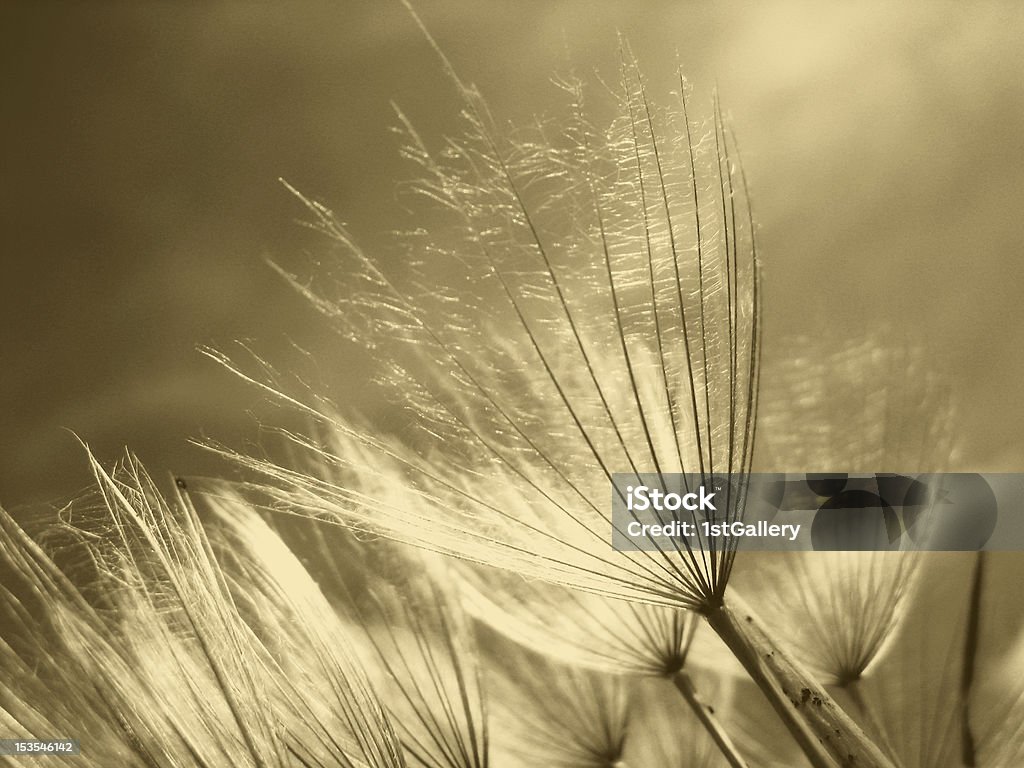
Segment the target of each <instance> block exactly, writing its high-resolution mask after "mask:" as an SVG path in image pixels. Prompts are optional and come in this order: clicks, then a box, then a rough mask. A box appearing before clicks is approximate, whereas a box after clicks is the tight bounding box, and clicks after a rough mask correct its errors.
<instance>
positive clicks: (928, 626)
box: [0, 8, 1024, 768]
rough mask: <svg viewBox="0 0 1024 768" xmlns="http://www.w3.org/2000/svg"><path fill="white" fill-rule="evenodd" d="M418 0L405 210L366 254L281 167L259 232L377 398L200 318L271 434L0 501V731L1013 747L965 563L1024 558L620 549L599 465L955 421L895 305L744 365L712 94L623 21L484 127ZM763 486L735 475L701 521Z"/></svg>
mask: <svg viewBox="0 0 1024 768" xmlns="http://www.w3.org/2000/svg"><path fill="white" fill-rule="evenodd" d="M409 10H410V12H411V13H412V15H413V18H414V19H415V20H416V22H417V23H418V24H419V25H420V27H421V30H422V31H423V33H424V35H425V37H426V39H427V41H428V42H429V44H430V45H431V46H432V47H433V49H434V51H435V53H436V54H437V56H438V58H439V60H440V62H441V67H442V68H443V69H444V72H445V74H446V75H447V77H448V79H449V81H450V83H451V85H452V87H453V88H454V90H455V91H456V93H457V95H458V97H459V99H460V102H461V106H462V113H461V115H460V119H461V129H460V132H459V133H458V134H457V135H456V136H452V137H446V138H444V139H443V140H441V141H440V142H438V144H439V146H432V142H431V140H430V139H428V138H425V137H424V136H422V135H421V134H420V133H419V132H418V131H417V129H416V127H415V126H414V122H413V120H411V119H410V118H409V117H408V116H407V115H406V114H405V113H404V112H403V111H402V110H401V109H399V108H397V107H396V109H395V114H396V120H397V123H398V129H397V133H398V135H399V136H400V140H401V144H402V146H401V150H400V151H401V153H402V155H403V156H404V157H405V158H406V159H407V160H408V161H409V163H410V164H411V165H412V166H413V167H414V169H415V174H416V180H415V181H414V182H412V183H411V184H409V185H407V186H405V187H403V191H404V192H405V193H407V194H409V196H410V197H409V198H408V199H410V200H411V202H410V208H411V209H412V213H411V216H412V217H413V224H412V226H411V227H409V228H408V229H407V230H405V231H401V232H399V233H397V235H396V236H395V238H394V246H395V249H396V253H395V254H391V255H385V256H383V257H377V256H375V255H373V254H371V253H369V252H367V251H365V250H363V248H362V247H361V246H360V245H359V244H358V243H357V242H356V240H355V238H354V237H353V236H352V235H351V234H350V232H349V230H348V229H347V228H346V226H345V225H344V224H343V223H342V222H341V221H340V220H339V219H338V218H337V217H336V216H335V215H334V213H333V212H332V211H331V210H330V209H329V208H328V207H327V206H326V205H324V204H322V203H320V202H318V201H316V200H313V199H311V198H309V197H308V196H306V195H305V194H304V193H302V192H301V191H300V190H298V189H296V188H294V187H292V186H291V185H290V184H287V183H286V186H287V188H288V190H289V191H290V192H291V193H292V194H293V195H294V196H295V198H296V199H297V200H298V201H299V202H300V204H301V206H302V208H303V209H304V212H305V214H306V215H307V217H308V219H309V221H308V222H306V223H307V224H308V226H309V227H310V228H312V229H313V230H315V231H317V232H319V233H321V234H322V235H324V236H325V239H324V240H323V243H324V250H325V251H326V252H327V253H326V254H325V253H317V254H316V256H315V260H316V261H317V269H314V270H312V271H310V272H309V273H303V272H301V271H299V270H295V269H292V268H290V267H287V266H285V265H283V264H282V263H278V262H273V263H271V265H270V266H271V268H272V269H273V270H275V271H276V272H277V273H278V274H279V275H280V276H281V277H282V278H283V280H284V282H285V283H286V284H287V285H289V286H290V287H291V288H293V289H294V290H295V291H296V292H297V293H298V294H299V296H300V297H301V298H302V299H303V300H305V301H308V302H309V304H310V305H311V306H312V307H313V308H315V309H316V310H317V311H318V312H319V313H320V314H321V315H322V316H323V317H324V318H325V319H326V320H327V322H328V324H329V325H330V326H331V328H332V329H334V330H336V331H337V332H339V334H340V336H341V338H342V341H341V346H342V352H344V349H346V348H351V346H352V345H358V346H360V347H362V348H364V349H366V350H369V351H370V352H371V353H372V358H373V361H374V365H375V366H376V368H375V370H373V371H372V372H371V373H370V374H369V375H368V378H371V377H372V384H373V385H374V386H375V387H376V388H377V390H378V391H379V392H380V393H382V396H383V397H385V398H386V399H387V400H388V402H389V404H390V411H391V412H392V413H394V414H397V416H396V417H395V420H396V423H399V426H398V427H395V428H392V429H385V428H383V427H380V426H379V425H376V424H371V423H368V422H367V421H366V420H365V419H364V417H363V416H362V415H361V414H359V413H357V412H352V411H351V410H349V409H348V408H347V407H346V405H345V403H344V402H343V399H342V398H341V397H334V396H332V393H331V391H330V390H329V388H328V387H324V388H319V387H317V386H316V385H312V384H307V383H306V379H305V377H304V375H303V374H302V373H300V372H299V368H298V366H296V367H295V368H292V367H290V366H289V365H288V362H287V361H277V360H272V359H265V358H264V357H263V356H261V355H260V354H258V353H256V352H254V351H253V346H252V345H250V344H249V343H245V344H242V343H239V345H238V349H237V350H225V349H219V348H212V347H203V348H202V352H203V353H204V354H205V355H206V356H207V357H209V358H211V359H212V360H213V361H215V362H216V363H218V364H220V365H221V366H223V367H224V368H226V369H227V370H228V371H230V372H231V373H233V374H234V375H236V376H237V377H239V378H240V379H241V380H242V381H243V382H244V383H245V385H246V386H248V387H250V388H255V389H256V390H257V391H261V392H263V393H264V394H265V395H266V396H267V397H268V399H269V400H270V401H271V402H273V403H274V404H275V405H278V406H283V410H284V411H285V412H286V415H285V416H284V417H283V418H282V420H281V422H280V424H277V425H264V428H265V430H266V432H264V433H263V434H264V435H265V436H266V435H269V437H268V439H267V444H266V445H264V446H261V449H265V450H256V451H246V450H242V449H240V448H238V447H236V446H231V445H225V444H223V443H220V442H216V441H213V440H204V441H197V442H198V444H199V445H201V446H202V447H203V448H205V449H207V450H208V451H210V452H212V453H214V454H218V455H219V456H221V457H223V458H226V459H227V460H228V461H229V462H230V464H231V469H232V470H233V471H235V472H236V476H241V477H242V478H243V479H241V480H236V481H229V480H225V479H212V478H192V477H190V478H187V479H185V478H178V479H177V481H176V482H175V483H173V484H168V485H169V491H170V492H169V493H164V492H163V491H162V490H161V486H160V483H158V482H157V481H154V479H153V478H152V477H151V476H150V475H149V474H148V473H147V472H146V470H145V469H144V468H143V466H142V464H141V462H140V461H139V460H138V459H137V458H135V456H134V455H131V454H128V455H127V456H126V458H125V459H124V460H123V461H122V462H121V463H119V464H118V465H117V466H115V467H114V468H112V469H107V468H105V467H104V466H103V465H102V464H101V463H100V462H99V461H98V460H97V459H96V458H95V457H94V456H93V455H92V453H91V452H89V451H88V449H86V453H87V455H88V461H89V466H90V467H91V470H92V473H93V476H94V481H95V488H94V490H93V491H92V492H91V493H90V494H89V495H87V496H85V497H83V498H79V499H75V500H74V501H72V502H70V503H69V504H68V505H67V506H65V507H63V508H61V509H60V510H58V512H57V513H56V514H55V515H51V516H49V517H47V518H46V519H45V520H42V521H37V520H35V519H29V520H28V521H25V520H21V519H17V520H16V519H15V517H13V516H12V515H9V514H7V513H6V512H4V511H3V510H0V573H2V574H3V580H2V582H0V585H2V586H0V624H2V628H0V668H2V669H3V670H4V671H5V673H6V674H5V676H4V678H3V680H2V681H0V728H3V734H4V735H6V733H8V732H10V733H16V734H19V735H23V736H24V737H25V738H39V739H44V738H52V737H54V736H57V735H61V736H70V735H75V736H76V738H77V737H78V735H81V736H80V737H81V739H82V756H80V757H77V758H75V759H78V760H81V761H82V764H83V765H90V766H93V765H95V766H110V765H125V766H144V767H145V768H154V767H160V768H162V767H163V766H222V765H224V766H226V765H231V766H254V767H259V768H264V767H266V768H273V767H276V766H282V767H283V766H302V767H303V768H328V766H344V767H345V768H362V767H363V766H366V767H367V768H370V767H372V768H404V767H405V766H423V767H424V768H488V767H489V766H492V765H493V766H495V768H502V767H503V766H511V767H513V768H514V767H515V766H527V765H530V766H537V765H551V766H564V767H565V768H646V767H648V766H650V767H653V766H679V767H680V768H682V766H690V767H692V766H700V767H702V768H714V767H716V766H726V765H728V766H732V768H738V767H743V766H751V767H753V766H770V767H771V766H775V767H776V768H781V767H782V766H795V765H811V766H814V768H835V766H854V767H857V766H860V767H868V766H871V767H875V768H897V767H899V768H942V767H944V766H981V765H983V766H993V767H995V768H1003V767H1006V768H1008V767H1009V766H1014V765H1018V764H1022V762H1024V746H1022V745H1024V734H1022V732H1021V728H1020V726H1019V723H1020V722H1021V715H1024V694H1022V693H1021V690H1020V685H1019V683H1018V682H1017V681H1014V680H1008V679H1006V676H1005V675H1003V674H1001V671H1000V670H1001V667H1000V665H1001V664H1005V665H1006V667H1007V668H1014V669H1016V668H1019V665H1020V664H1021V663H1024V643H1022V642H1021V639H1022V637H1021V635H1020V633H1019V631H1018V632H1016V633H1014V632H1009V631H1002V630H1005V627H1000V630H1001V631H1002V634H999V633H997V632H995V631H993V627H995V626H996V625H997V624H998V621H999V618H998V617H999V615H1000V612H999V610H997V608H998V605H996V603H997V601H998V600H1003V601H1006V600H1009V599H1010V598H1008V597H1007V596H1001V597H993V596H991V595H988V594H987V593H986V592H985V591H984V584H985V581H986V579H987V578H991V574H992V573H993V572H997V571H999V569H1005V570H1006V571H1007V572H1010V573H1013V572H1014V571H1013V566H1012V565H1011V564H1010V562H1009V560H1008V559H1007V560H1001V559H999V558H997V557H993V556H991V555H990V554H988V553H986V554H981V553H977V554H974V553H971V554H962V553H961V554H948V553H938V554H936V553H911V552H853V551H849V552H830V553H822V552H802V553H793V552H787V553H767V554H766V553H748V552H739V551H737V545H736V544H735V540H733V539H728V538H725V539H721V538H717V537H713V538H701V539H700V540H699V546H692V545H691V544H689V543H684V542H685V540H675V543H673V544H672V545H671V546H667V547H666V546H661V545H658V544H654V543H653V541H654V540H653V539H652V547H651V548H650V549H648V550H644V551H619V550H616V549H614V548H613V547H612V546H611V536H612V532H613V530H615V529H616V525H617V524H616V523H615V521H614V520H613V518H612V516H611V511H610V505H609V501H610V496H611V494H612V493H617V492H619V491H617V490H613V488H617V486H614V485H613V482H612V477H613V475H616V474H632V475H635V476H636V477H638V478H639V477H640V476H641V475H642V474H656V475H668V474H683V473H687V474H691V475H699V476H700V477H701V478H711V477H713V476H715V477H722V476H726V477H740V476H743V475H745V474H747V473H749V472H751V470H752V469H753V468H754V467H755V465H757V464H769V465H774V466H772V467H771V468H772V469H773V470H785V471H788V470H791V469H796V470H798V471H800V472H808V471H810V470H820V471H821V472H830V471H834V470H835V469H836V467H842V468H847V469H851V470H860V469H864V470H866V471H875V470H877V469H878V468H879V467H884V466H890V465H892V464H894V463H895V464H898V465H899V466H900V467H901V468H903V467H906V468H910V467H911V466H913V467H914V468H915V469H919V470H920V471H921V472H939V471H942V470H943V469H945V467H946V465H947V463H948V462H949V461H951V457H952V456H953V455H954V451H953V440H952V438H951V428H950V421H951V417H950V416H949V413H950V412H951V409H950V407H949V403H948V401H947V399H946V393H945V392H944V391H943V389H942V387H941V385H939V384H938V383H937V382H936V381H935V380H934V379H933V377H932V376H931V374H930V372H929V370H928V361H927V360H924V359H921V358H920V357H919V356H917V355H916V354H915V353H912V352H905V353H899V352H896V351H893V350H891V349H889V347H888V346H887V345H888V340H887V339H886V338H884V336H885V335H886V330H885V329H883V330H882V331H881V332H879V334H878V335H877V336H872V335H870V334H868V335H866V337H865V340H864V341H863V342H859V343H858V342H853V343H851V344H850V346H849V347H848V348H845V349H841V350H834V349H832V350H819V349H816V348H815V342H814V340H813V339H805V340H803V341H802V342H801V344H799V345H798V347H799V348H800V350H801V351H800V353H799V354H795V355H794V356H792V357H791V358H789V359H788V360H786V361H785V362H784V363H783V364H782V365H779V364H778V363H775V364H774V366H773V365H770V364H764V363H763V362H762V356H763V350H762V348H763V346H764V340H763V337H764V335H765V334H764V332H763V315H762V302H763V301H764V293H763V290H762V285H761V280H762V277H761V271H762V263H761V255H760V253H759V251H758V248H757V245H756V238H755V231H756V219H755V217H754V215H753V212H752V208H751V201H750V192H749V189H748V180H747V178H746V175H745V172H744V170H743V167H742V165H741V164H740V161H739V150H738V146H737V140H736V137H735V136H734V134H733V131H732V130H731V128H730V123H729V121H728V120H727V118H726V116H725V115H724V113H723V110H722V107H721V106H720V104H719V101H718V97H717V95H716V96H715V97H714V98H713V99H712V100H711V106H710V110H709V115H708V116H707V117H706V118H705V119H698V118H697V116H696V112H697V110H696V109H695V107H694V104H695V103H697V100H696V99H695V98H694V96H693V89H692V88H691V86H690V85H689V83H688V82H687V81H686V80H685V78H683V76H682V75H681V74H679V75H678V77H677V81H676V85H675V91H674V92H673V93H671V94H670V95H669V97H668V98H667V99H665V101H664V103H659V100H658V99H654V98H652V97H651V96H650V95H649V93H648V85H647V81H646V80H645V78H644V76H643V75H642V73H641V71H640V67H639V65H638V63H637V60H636V58H635V57H634V55H633V53H632V51H631V50H630V48H629V45H628V44H627V43H625V42H620V66H619V71H618V76H617V78H616V79H615V80H613V81H604V80H600V79H598V81H597V82H596V83H595V84H588V83H585V82H584V81H583V80H582V79H579V78H577V77H575V76H570V77H565V78H563V79H560V80H558V81H557V82H556V86H557V87H558V88H559V89H560V92H561V93H562V94H563V96H564V102H565V104H564V112H563V113H562V114H560V115H556V116H555V117H553V118H547V119H539V118H538V119H537V120H536V121H535V122H533V123H531V124H529V125H525V126H521V127H505V126H503V125H502V124H501V123H500V122H499V120H497V119H496V118H495V117H494V116H493V115H492V114H491V111H490V109H489V107H488V104H487V102H486V101H485V99H484V98H483V96H482V94H481V93H480V92H479V91H478V90H477V89H476V88H475V87H474V86H472V85H470V84H468V83H467V82H466V81H464V80H463V79H462V78H461V77H460V75H459V74H458V73H457V72H456V70H455V68H454V67H453V66H452V64H451V63H450V62H449V60H448V59H447V57H446V56H445V54H444V53H443V52H442V50H441V49H440V47H439V46H438V45H437V44H436V43H435V42H434V40H433V38H432V37H431V36H430V34H429V33H428V32H427V31H426V29H425V27H423V25H422V23H421V22H419V19H418V17H417V16H416V15H415V12H413V11H412V9H411V8H410V9H409ZM328 256H329V257H330V258H327V257H328ZM324 262H329V266H328V268H324V266H323V263H324ZM769 342H770V339H769ZM315 363H316V361H314V364H315ZM900 377H902V381H901V382H900V386H898V387H897V386H895V385H894V383H893V382H895V381H897V380H898V379H900ZM841 402H845V403H847V404H849V403H850V402H853V403H854V405H853V406H852V407H851V410H852V411H853V412H854V413H856V414H858V415H859V417H860V418H861V420H862V422H870V424H871V428H867V427H864V424H863V423H862V424H855V423H854V422H853V421H852V420H851V421H850V422H849V423H846V422H840V423H837V420H836V419H835V418H829V416H830V415H831V414H834V412H835V411H837V410H838V408H839V406H838V404H839V403H841ZM825 424H827V425H830V426H829V428H825V427H823V426H822V425H825ZM862 427H864V428H862ZM755 452H756V455H757V460H755ZM747 503H748V499H747V498H746V493H745V486H744V485H743V484H742V483H740V484H738V485H737V486H729V490H728V491H727V492H723V493H722V494H720V495H719V496H718V506H717V509H712V511H711V513H710V515H711V516H710V520H711V521H712V522H714V521H718V522H732V521H742V520H743V519H744V516H745V513H746V508H747ZM994 617H995V618H994ZM993 637H998V640H994V639H993ZM982 649H984V652H983V650H982ZM34 759H35V760H36V761H37V762H38V764H40V765H44V766H46V765H58V761H60V762H59V764H61V765H63V764H65V763H66V759H68V758H59V757H53V756H48V755H41V756H37V757H36V758H34Z"/></svg>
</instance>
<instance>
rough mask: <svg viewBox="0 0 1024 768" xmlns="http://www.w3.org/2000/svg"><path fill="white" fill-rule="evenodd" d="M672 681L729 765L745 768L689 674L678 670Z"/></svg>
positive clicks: (713, 711) (743, 761)
mask: <svg viewBox="0 0 1024 768" xmlns="http://www.w3.org/2000/svg"><path fill="white" fill-rule="evenodd" d="M672 682H673V684H675V686H676V689H677V690H678V691H679V692H680V693H681V694H682V695H683V698H684V699H686V703H687V704H689V705H690V709H692V710H693V713H694V714H695V715H696V716H697V719H698V720H700V722H701V725H703V726H704V729H705V730H706V731H707V732H708V735H709V736H711V738H712V739H713V740H714V742H715V744H717V745H718V749H719V750H720V751H721V752H722V755H723V756H724V757H725V759H726V761H727V762H728V763H729V765H731V766H733V768H747V763H746V761H745V760H744V759H743V757H742V756H741V755H740V752H739V750H738V749H736V745H735V744H733V743H732V739H730V738H729V734H727V733H726V732H725V728H723V727H722V724H721V723H720V722H719V721H718V718H717V717H716V716H715V710H714V708H713V707H711V706H710V705H709V704H706V703H705V702H704V701H703V700H702V699H701V698H700V696H699V695H698V694H697V689H696V688H694V687H693V680H692V679H691V678H690V675H689V674H688V673H687V672H685V671H683V670H679V671H678V672H676V673H675V675H673V676H672Z"/></svg>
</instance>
